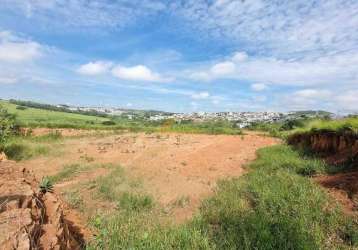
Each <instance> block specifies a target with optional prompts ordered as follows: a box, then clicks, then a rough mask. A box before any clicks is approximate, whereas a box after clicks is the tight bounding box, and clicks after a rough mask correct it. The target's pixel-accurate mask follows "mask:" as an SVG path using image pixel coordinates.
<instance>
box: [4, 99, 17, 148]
mask: <svg viewBox="0 0 358 250" xmlns="http://www.w3.org/2000/svg"><path fill="white" fill-rule="evenodd" d="M19 132H20V127H19V126H18V125H17V124H16V120H15V116H14V115H12V114H9V113H8V112H7V110H6V109H4V108H2V106H0V152H1V151H2V150H3V149H4V148H3V147H4V144H5V143H6V141H7V140H8V139H9V138H10V137H11V136H14V135H17V134H19Z"/></svg>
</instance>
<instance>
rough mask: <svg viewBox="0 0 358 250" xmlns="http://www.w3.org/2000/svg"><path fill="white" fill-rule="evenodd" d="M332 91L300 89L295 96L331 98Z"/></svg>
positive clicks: (320, 98)
mask: <svg viewBox="0 0 358 250" xmlns="http://www.w3.org/2000/svg"><path fill="white" fill-rule="evenodd" d="M331 95H332V93H331V92H330V91H329V90H317V89H303V90H298V91H296V92H295V93H294V96H296V97H298V98H315V99H319V100H322V99H326V98H329V97H330V96H331Z"/></svg>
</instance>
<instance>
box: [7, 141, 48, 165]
mask: <svg viewBox="0 0 358 250" xmlns="http://www.w3.org/2000/svg"><path fill="white" fill-rule="evenodd" d="M3 150H4V152H5V154H6V156H7V157H8V158H9V159H10V160H15V161H22V160H28V159H31V158H33V157H38V156H46V155H49V154H50V153H51V150H52V149H51V147H50V146H49V145H46V144H34V143H31V142H29V141H26V140H23V139H19V138H15V139H11V140H10V141H8V142H7V143H6V144H5V145H4V148H3Z"/></svg>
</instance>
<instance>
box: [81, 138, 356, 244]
mask: <svg viewBox="0 0 358 250" xmlns="http://www.w3.org/2000/svg"><path fill="white" fill-rule="evenodd" d="M247 168H248V170H249V173H248V174H246V175H244V176H242V177H239V178H233V179H226V180H222V181H220V182H219V184H218V187H217V189H216V191H215V194H214V195H213V196H212V197H211V198H209V199H207V200H205V201H204V202H203V204H202V206H201V209H200V212H199V213H198V214H197V216H196V217H194V218H193V219H192V220H191V221H189V222H187V223H184V224H181V225H166V224H165V225H163V224H161V223H160V222H159V220H158V219H156V218H155V216H156V215H155V210H154V209H153V207H152V208H146V209H133V208H132V207H128V208H127V209H120V210H119V211H117V212H116V213H114V214H112V215H110V216H108V215H106V216H98V217H96V218H94V219H93V221H92V225H94V227H95V228H96V230H98V235H97V237H96V239H95V240H94V241H93V242H91V243H90V244H89V246H88V248H89V249H354V247H358V224H357V222H354V221H353V220H352V218H350V217H347V216H345V215H344V214H343V213H342V211H341V209H340V206H339V204H338V203H336V202H335V201H333V200H332V198H330V196H328V195H327V193H326V192H325V191H324V190H323V189H322V188H321V187H319V186H318V185H317V184H316V183H315V182H313V181H312V180H311V178H309V177H308V176H311V175H313V174H318V173H324V172H325V171H327V169H328V168H327V166H326V165H325V164H323V163H322V162H320V161H319V160H315V159H311V158H302V156H301V155H300V154H299V153H298V152H295V151H293V150H292V149H291V148H290V147H289V146H286V145H280V146H273V147H269V148H265V149H261V150H260V151H259V152H258V159H257V160H255V161H254V162H253V163H252V164H250V165H248V166H247ZM115 171H118V172H117V173H116V174H111V175H109V176H107V177H106V178H107V179H106V180H105V181H104V182H102V184H104V185H100V188H103V189H102V192H103V195H108V198H109V199H111V200H118V199H120V197H121V195H120V194H121V193H123V189H122V188H121V185H123V182H125V179H124V178H125V177H124V174H123V172H122V170H115ZM114 176H117V177H114ZM102 180H103V179H102ZM122 187H123V186H122ZM178 204H181V202H178Z"/></svg>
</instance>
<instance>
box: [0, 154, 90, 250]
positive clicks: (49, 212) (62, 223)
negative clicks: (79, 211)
mask: <svg viewBox="0 0 358 250" xmlns="http://www.w3.org/2000/svg"><path fill="white" fill-rule="evenodd" d="M0 180H1V182H0V249H4V250H8V249H9V250H10V249H11V250H12V249H24V250H25V249H46V250H47V249H80V246H81V245H82V243H83V240H82V235H80V234H79V233H78V232H77V231H76V230H75V228H74V227H73V225H71V223H70V222H69V221H67V220H66V219H65V218H64V216H63V206H62V203H61V201H60V200H59V198H58V197H57V196H56V195H55V194H52V193H48V192H47V193H45V194H44V193H42V192H40V191H39V184H38V181H37V180H36V179H35V178H34V175H33V174H32V173H31V172H30V171H29V170H27V169H26V168H23V167H22V166H21V165H19V164H16V163H14V162H9V161H6V162H0Z"/></svg>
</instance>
